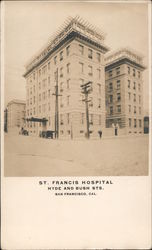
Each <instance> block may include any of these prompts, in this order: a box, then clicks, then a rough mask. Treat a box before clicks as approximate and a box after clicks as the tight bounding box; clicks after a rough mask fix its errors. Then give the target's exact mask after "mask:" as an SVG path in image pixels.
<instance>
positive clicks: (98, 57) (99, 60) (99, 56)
mask: <svg viewBox="0 0 152 250" xmlns="http://www.w3.org/2000/svg"><path fill="white" fill-rule="evenodd" d="M97 61H98V62H99V63H100V62H101V55H100V53H97Z"/></svg>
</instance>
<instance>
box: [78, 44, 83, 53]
mask: <svg viewBox="0 0 152 250" xmlns="http://www.w3.org/2000/svg"><path fill="white" fill-rule="evenodd" d="M79 51H80V54H81V55H83V54H84V46H82V45H81V44H79Z"/></svg>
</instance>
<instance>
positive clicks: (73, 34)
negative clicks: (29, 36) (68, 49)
mask: <svg viewBox="0 0 152 250" xmlns="http://www.w3.org/2000/svg"><path fill="white" fill-rule="evenodd" d="M75 38H80V39H82V40H84V41H86V42H88V43H90V44H91V45H93V46H95V47H97V48H99V49H101V50H102V51H103V53H106V52H107V51H108V50H109V49H108V48H107V47H106V46H104V45H101V44H99V43H97V42H95V41H93V40H91V39H89V38H87V37H85V36H83V35H81V34H79V33H78V32H76V31H72V32H71V33H70V34H68V35H67V36H66V37H65V38H64V39H63V40H61V42H60V43H59V44H58V45H56V46H55V47H54V48H53V49H52V50H51V51H50V52H48V54H47V55H46V56H45V57H44V58H42V59H41V60H40V61H39V62H38V63H37V64H35V65H34V66H33V67H32V68H31V69H29V70H28V71H27V72H26V73H25V74H24V75H23V76H24V77H26V76H27V75H28V74H29V73H31V72H32V71H33V70H34V69H35V68H36V67H38V66H39V65H41V64H42V63H43V62H44V61H46V60H47V59H48V58H49V56H50V55H51V54H53V53H54V51H56V50H57V49H58V48H60V47H61V46H62V45H63V44H64V43H66V42H67V41H73V40H74V39H75Z"/></svg>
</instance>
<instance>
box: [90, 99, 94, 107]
mask: <svg viewBox="0 0 152 250" xmlns="http://www.w3.org/2000/svg"><path fill="white" fill-rule="evenodd" d="M89 101H90V102H89V107H93V97H90V100H89Z"/></svg>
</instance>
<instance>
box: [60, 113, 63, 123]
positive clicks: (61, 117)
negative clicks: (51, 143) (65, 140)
mask: <svg viewBox="0 0 152 250" xmlns="http://www.w3.org/2000/svg"><path fill="white" fill-rule="evenodd" d="M60 125H63V115H62V114H61V115H60Z"/></svg>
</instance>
